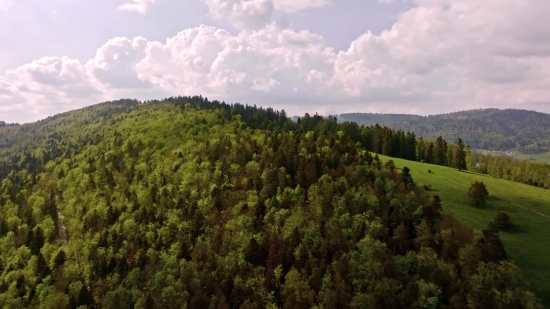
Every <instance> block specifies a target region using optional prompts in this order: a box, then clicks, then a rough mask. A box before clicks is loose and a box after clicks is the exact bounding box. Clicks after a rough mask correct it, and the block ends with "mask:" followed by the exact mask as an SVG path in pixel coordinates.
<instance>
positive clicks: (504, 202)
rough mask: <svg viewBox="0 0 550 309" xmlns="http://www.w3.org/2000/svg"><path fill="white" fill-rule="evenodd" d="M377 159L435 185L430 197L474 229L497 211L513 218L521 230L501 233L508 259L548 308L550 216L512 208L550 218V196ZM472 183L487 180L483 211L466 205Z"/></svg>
mask: <svg viewBox="0 0 550 309" xmlns="http://www.w3.org/2000/svg"><path fill="white" fill-rule="evenodd" d="M379 157H380V159H381V160H382V161H383V162H385V161H387V160H393V161H394V162H395V165H396V167H397V168H399V169H401V168H403V167H404V166H407V167H408V168H410V169H411V175H412V176H413V179H414V180H415V182H416V183H417V185H419V186H423V185H431V186H432V191H430V193H431V194H433V195H435V194H438V195H439V196H440V197H441V199H442V201H443V208H444V209H445V210H446V211H449V212H451V213H452V214H453V215H454V216H455V217H456V218H457V219H459V220H460V221H461V222H464V223H467V224H468V225H470V226H471V227H473V228H475V229H479V230H481V229H484V228H486V227H487V225H488V224H489V222H490V221H492V220H493V218H494V217H495V215H496V214H497V213H498V212H506V213H507V214H509V215H510V219H511V221H512V222H513V223H515V224H517V225H519V226H520V229H521V231H520V232H519V233H514V234H510V233H506V232H501V233H500V237H501V239H502V241H503V242H504V246H505V248H506V251H507V253H508V257H509V259H510V260H513V261H514V262H515V264H516V265H518V266H519V267H520V268H521V269H522V270H523V272H524V275H525V277H526V278H527V279H528V281H529V282H530V285H531V289H532V290H533V291H534V292H535V293H536V294H537V296H538V297H539V298H540V299H541V300H542V302H543V305H544V306H545V308H550V217H544V216H542V215H540V214H537V213H535V212H533V211H529V210H526V209H522V208H520V207H518V206H515V205H513V204H512V203H514V204H516V205H521V206H523V207H524V208H528V209H531V210H534V211H537V212H539V213H542V214H546V215H548V216H550V191H548V190H544V189H540V188H535V187H531V186H528V185H524V184H520V183H515V182H511V181H507V180H502V179H495V178H491V177H489V176H486V175H482V174H476V173H472V172H464V171H463V172H459V171H458V170H456V169H452V168H448V167H443V166H437V165H431V164H425V163H419V162H413V161H407V160H402V159H396V158H390V157H385V156H379ZM428 170H431V171H432V173H429V172H428ZM474 181H483V182H484V183H485V185H486V186H487V190H488V191H489V195H490V197H489V199H488V201H487V206H486V208H484V209H478V208H474V207H472V206H470V205H469V204H468V198H467V195H466V192H467V191H468V188H469V186H470V184H471V183H473V182H474Z"/></svg>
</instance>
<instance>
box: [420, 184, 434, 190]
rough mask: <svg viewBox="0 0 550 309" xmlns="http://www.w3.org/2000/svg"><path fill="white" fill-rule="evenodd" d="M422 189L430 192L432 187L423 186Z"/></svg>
mask: <svg viewBox="0 0 550 309" xmlns="http://www.w3.org/2000/svg"><path fill="white" fill-rule="evenodd" d="M422 188H424V190H426V191H431V190H432V185H423V186H422Z"/></svg>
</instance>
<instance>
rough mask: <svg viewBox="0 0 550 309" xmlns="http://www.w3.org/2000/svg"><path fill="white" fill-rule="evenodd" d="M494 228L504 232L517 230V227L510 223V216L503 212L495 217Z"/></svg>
mask: <svg viewBox="0 0 550 309" xmlns="http://www.w3.org/2000/svg"><path fill="white" fill-rule="evenodd" d="M494 224H495V226H496V227H497V228H498V229H499V230H501V231H505V232H514V231H516V230H517V226H516V225H515V224H514V223H512V221H510V216H509V215H508V214H507V213H505V212H500V213H499V214H498V215H496V216H495V221H494Z"/></svg>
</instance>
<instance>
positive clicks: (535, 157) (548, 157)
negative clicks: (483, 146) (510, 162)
mask: <svg viewBox="0 0 550 309" xmlns="http://www.w3.org/2000/svg"><path fill="white" fill-rule="evenodd" d="M478 151H479V152H480V153H482V154H484V155H486V154H488V153H490V154H491V155H493V156H495V155H501V154H505V152H504V151H488V150H478ZM510 151H511V152H512V154H511V156H512V157H513V158H514V159H517V160H531V161H533V162H546V163H548V164H550V151H548V152H538V153H533V154H525V153H521V152H519V151H517V150H515V149H512V150H510Z"/></svg>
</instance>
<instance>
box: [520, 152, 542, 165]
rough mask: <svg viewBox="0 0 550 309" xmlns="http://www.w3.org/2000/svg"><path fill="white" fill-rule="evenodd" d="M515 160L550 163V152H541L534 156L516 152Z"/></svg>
mask: <svg viewBox="0 0 550 309" xmlns="http://www.w3.org/2000/svg"><path fill="white" fill-rule="evenodd" d="M514 159H518V160H532V161H533V162H546V163H550V152H540V153H534V154H523V153H521V152H514Z"/></svg>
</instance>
